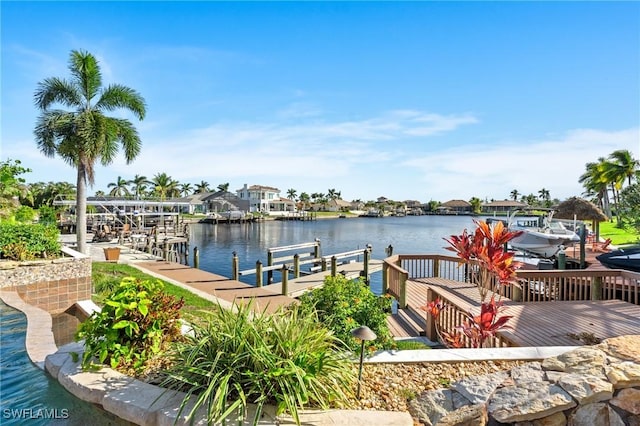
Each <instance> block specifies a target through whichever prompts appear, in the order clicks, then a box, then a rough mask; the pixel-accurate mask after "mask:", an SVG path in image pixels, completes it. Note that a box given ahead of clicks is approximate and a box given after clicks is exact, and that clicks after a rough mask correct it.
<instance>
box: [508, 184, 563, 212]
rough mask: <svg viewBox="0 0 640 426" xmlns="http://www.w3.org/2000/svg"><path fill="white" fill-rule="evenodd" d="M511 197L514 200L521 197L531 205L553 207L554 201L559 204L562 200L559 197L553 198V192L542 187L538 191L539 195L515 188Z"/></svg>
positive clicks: (521, 199)
mask: <svg viewBox="0 0 640 426" xmlns="http://www.w3.org/2000/svg"><path fill="white" fill-rule="evenodd" d="M510 197H511V199H512V200H513V201H518V199H519V200H520V202H523V203H526V204H528V205H529V206H538V207H551V206H552V205H553V204H554V203H555V204H557V203H559V202H560V200H558V199H551V192H550V191H549V190H548V189H546V188H542V189H540V190H539V191H538V195H536V194H533V193H531V194H529V195H525V194H522V193H520V191H518V190H517V189H514V190H513V191H511V193H510Z"/></svg>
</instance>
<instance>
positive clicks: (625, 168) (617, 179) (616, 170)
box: [603, 149, 640, 223]
mask: <svg viewBox="0 0 640 426" xmlns="http://www.w3.org/2000/svg"><path fill="white" fill-rule="evenodd" d="M609 160H610V161H605V162H604V163H603V172H604V178H605V179H606V180H607V181H608V183H609V185H611V192H612V194H613V202H614V204H615V205H616V217H617V220H618V223H620V221H621V218H620V214H619V205H620V190H622V187H623V185H624V182H625V180H626V181H628V183H629V185H631V179H632V178H633V177H634V176H635V174H636V171H637V170H638V165H639V164H640V163H639V162H638V160H636V159H634V158H633V156H632V155H631V152H629V151H627V150H624V149H620V150H617V151H614V152H612V153H611V154H610V155H609Z"/></svg>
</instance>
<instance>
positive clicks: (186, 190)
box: [178, 182, 193, 197]
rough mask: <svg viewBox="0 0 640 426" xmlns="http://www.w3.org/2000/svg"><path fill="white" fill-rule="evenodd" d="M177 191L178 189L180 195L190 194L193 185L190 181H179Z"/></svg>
mask: <svg viewBox="0 0 640 426" xmlns="http://www.w3.org/2000/svg"><path fill="white" fill-rule="evenodd" d="M178 191H180V195H182V196H183V197H186V196H187V195H191V194H192V193H193V185H191V184H190V183H188V182H187V183H181V184H180V185H179V186H178Z"/></svg>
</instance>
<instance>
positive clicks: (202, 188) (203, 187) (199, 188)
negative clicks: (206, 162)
mask: <svg viewBox="0 0 640 426" xmlns="http://www.w3.org/2000/svg"><path fill="white" fill-rule="evenodd" d="M203 192H209V183H208V182H205V181H200V183H197V184H196V193H197V194H201V193H203Z"/></svg>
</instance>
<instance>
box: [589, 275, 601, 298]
mask: <svg viewBox="0 0 640 426" xmlns="http://www.w3.org/2000/svg"><path fill="white" fill-rule="evenodd" d="M591 300H602V277H592V278H591Z"/></svg>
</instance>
